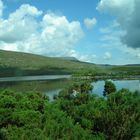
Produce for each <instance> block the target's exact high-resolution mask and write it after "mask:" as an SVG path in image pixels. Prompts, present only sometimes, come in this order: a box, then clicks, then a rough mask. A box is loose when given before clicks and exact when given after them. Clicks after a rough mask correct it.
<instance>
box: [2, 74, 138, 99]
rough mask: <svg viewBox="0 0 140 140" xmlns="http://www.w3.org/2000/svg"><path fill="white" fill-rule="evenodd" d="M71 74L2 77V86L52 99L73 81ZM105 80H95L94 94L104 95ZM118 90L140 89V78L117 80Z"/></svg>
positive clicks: (115, 82)
mask: <svg viewBox="0 0 140 140" xmlns="http://www.w3.org/2000/svg"><path fill="white" fill-rule="evenodd" d="M70 77H71V75H49V76H48V75H45V76H24V77H7V78H0V88H1V89H10V90H13V91H22V92H26V91H33V92H34V91H35V92H41V93H43V94H45V95H48V96H49V97H50V99H52V98H53V96H54V95H56V94H58V93H59V92H60V90H62V89H63V88H65V87H68V86H69V85H70V83H71V80H70ZM104 83H105V82H104V81H102V80H100V81H97V82H93V83H92V85H93V87H94V88H93V90H92V93H93V94H97V95H99V96H102V95H103V90H104ZM113 83H114V84H115V85H116V88H117V90H120V89H122V88H127V89H129V90H130V91H135V90H138V91H140V80H115V81H113Z"/></svg>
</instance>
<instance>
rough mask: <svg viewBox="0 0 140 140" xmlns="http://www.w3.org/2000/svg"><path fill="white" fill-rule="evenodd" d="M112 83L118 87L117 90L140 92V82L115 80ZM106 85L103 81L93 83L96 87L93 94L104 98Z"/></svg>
mask: <svg viewBox="0 0 140 140" xmlns="http://www.w3.org/2000/svg"><path fill="white" fill-rule="evenodd" d="M112 82H113V83H114V84H115V85H116V88H117V90H120V89H122V88H127V89H129V90H130V91H132V92H133V91H136V90H138V91H140V80H115V81H112ZM104 84H105V82H104V81H103V80H101V81H97V82H93V83H92V85H93V86H94V88H93V90H92V93H93V94H94V93H95V94H97V95H99V96H103V91H104Z"/></svg>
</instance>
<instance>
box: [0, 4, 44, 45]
mask: <svg viewBox="0 0 140 140" xmlns="http://www.w3.org/2000/svg"><path fill="white" fill-rule="evenodd" d="M41 13H42V12H41V11H39V10H38V9H37V8H35V7H33V6H30V5H28V4H24V5H22V6H21V7H20V8H19V9H17V10H16V11H15V12H13V13H11V14H10V16H9V18H8V19H4V20H1V21H0V40H2V41H4V42H7V43H13V42H15V41H22V40H26V39H27V38H29V37H30V36H31V35H32V34H35V32H36V30H37V27H38V23H37V21H36V20H35V17H36V16H39V15H40V14H41Z"/></svg>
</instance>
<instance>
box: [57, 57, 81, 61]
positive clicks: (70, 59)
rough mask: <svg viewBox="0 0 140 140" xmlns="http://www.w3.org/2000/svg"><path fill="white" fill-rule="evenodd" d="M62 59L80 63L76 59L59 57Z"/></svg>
mask: <svg viewBox="0 0 140 140" xmlns="http://www.w3.org/2000/svg"><path fill="white" fill-rule="evenodd" d="M58 58H60V59H63V60H69V61H79V60H78V59H77V58H75V57H58Z"/></svg>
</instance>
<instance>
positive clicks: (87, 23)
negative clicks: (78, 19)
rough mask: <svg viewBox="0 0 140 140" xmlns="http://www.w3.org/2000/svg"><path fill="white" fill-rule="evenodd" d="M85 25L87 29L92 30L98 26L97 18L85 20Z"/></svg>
mask: <svg viewBox="0 0 140 140" xmlns="http://www.w3.org/2000/svg"><path fill="white" fill-rule="evenodd" d="M84 24H85V26H86V27H87V29H91V28H93V27H94V26H95V25H96V24H97V20H96V18H92V19H90V18H86V19H84Z"/></svg>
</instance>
